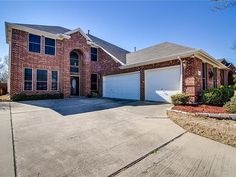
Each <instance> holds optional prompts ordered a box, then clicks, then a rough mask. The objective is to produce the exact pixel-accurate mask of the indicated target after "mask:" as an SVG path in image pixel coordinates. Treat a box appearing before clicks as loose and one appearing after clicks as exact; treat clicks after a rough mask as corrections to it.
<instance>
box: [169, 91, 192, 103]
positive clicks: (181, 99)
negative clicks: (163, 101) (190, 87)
mask: <svg viewBox="0 0 236 177" xmlns="http://www.w3.org/2000/svg"><path fill="white" fill-rule="evenodd" d="M171 101H172V104H174V105H186V104H187V103H188V102H189V95H187V94H185V93H180V94H176V95H173V96H171Z"/></svg>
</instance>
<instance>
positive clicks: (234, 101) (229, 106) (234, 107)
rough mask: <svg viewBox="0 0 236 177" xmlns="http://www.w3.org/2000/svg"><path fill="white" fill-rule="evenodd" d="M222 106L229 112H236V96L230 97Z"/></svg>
mask: <svg viewBox="0 0 236 177" xmlns="http://www.w3.org/2000/svg"><path fill="white" fill-rule="evenodd" d="M224 108H225V109H226V111H228V112H230V113H236V96H234V97H233V98H231V100H230V101H229V102H227V103H226V104H225V105H224Z"/></svg>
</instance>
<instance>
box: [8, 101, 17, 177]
mask: <svg viewBox="0 0 236 177" xmlns="http://www.w3.org/2000/svg"><path fill="white" fill-rule="evenodd" d="M9 113H10V123H11V135H12V137H11V138H12V150H13V152H12V153H13V163H14V174H15V177H17V169H16V153H15V142H14V132H13V123H12V112H11V103H9Z"/></svg>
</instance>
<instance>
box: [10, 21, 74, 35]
mask: <svg viewBox="0 0 236 177" xmlns="http://www.w3.org/2000/svg"><path fill="white" fill-rule="evenodd" d="M14 24H15V25H21V26H25V27H29V28H32V29H36V30H41V31H46V32H49V33H53V34H60V33H61V34H63V33H66V32H68V31H71V30H70V29H67V28H64V27H61V26H48V25H32V24H20V23H14Z"/></svg>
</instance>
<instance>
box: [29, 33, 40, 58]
mask: <svg viewBox="0 0 236 177" xmlns="http://www.w3.org/2000/svg"><path fill="white" fill-rule="evenodd" d="M30 34H32V35H35V36H39V37H40V44H39V46H40V51H39V52H33V51H30V49H29V48H30V43H33V44H38V43H35V42H30V40H29V36H30ZM41 44H42V36H40V35H37V34H33V33H28V52H29V53H34V54H41V53H42V45H41Z"/></svg>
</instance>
